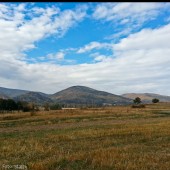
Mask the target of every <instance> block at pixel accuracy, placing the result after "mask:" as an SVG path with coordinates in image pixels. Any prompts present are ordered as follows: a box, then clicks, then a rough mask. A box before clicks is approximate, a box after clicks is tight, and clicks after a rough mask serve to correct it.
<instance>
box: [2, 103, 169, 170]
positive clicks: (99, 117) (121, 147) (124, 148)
mask: <svg viewBox="0 0 170 170" xmlns="http://www.w3.org/2000/svg"><path fill="white" fill-rule="evenodd" d="M0 141H1V142H0V153H1V154H0V168H2V169H5V168H3V167H4V166H5V165H11V166H13V168H14V165H25V166H26V167H27V169H29V170H57V169H58V170H139V169H140V170H152V169H153V170H169V167H170V161H169V160H170V104H168V103H159V104H152V105H147V106H146V108H143V109H132V108H131V107H128V106H126V107H124V106H122V107H120V106H119V107H108V108H100V109H98V108H96V109H77V110H61V111H49V112H37V113H36V115H35V116H30V113H17V112H16V113H13V114H6V115H0Z"/></svg>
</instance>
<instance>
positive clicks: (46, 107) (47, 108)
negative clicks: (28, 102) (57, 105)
mask: <svg viewBox="0 0 170 170" xmlns="http://www.w3.org/2000/svg"><path fill="white" fill-rule="evenodd" d="M44 110H45V111H49V110H50V106H49V104H48V103H45V104H44Z"/></svg>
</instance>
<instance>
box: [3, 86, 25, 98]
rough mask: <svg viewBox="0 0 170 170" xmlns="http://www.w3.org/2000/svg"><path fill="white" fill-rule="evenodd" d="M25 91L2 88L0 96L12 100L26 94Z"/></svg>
mask: <svg viewBox="0 0 170 170" xmlns="http://www.w3.org/2000/svg"><path fill="white" fill-rule="evenodd" d="M27 92H28V91H27V90H19V89H9V88H4V87H0V96H1V95H2V96H3V95H5V96H6V97H9V98H13V97H16V96H19V95H22V94H25V93H27Z"/></svg>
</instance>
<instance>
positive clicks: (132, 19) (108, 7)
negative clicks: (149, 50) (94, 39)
mask: <svg viewBox="0 0 170 170" xmlns="http://www.w3.org/2000/svg"><path fill="white" fill-rule="evenodd" d="M168 6H169V4H168V3H157V2H155V3H148V2H147V3H144V2H140V3H137V2H136V3H135V2H127V3H101V4H99V5H97V7H96V8H95V9H94V13H93V18H94V19H96V20H105V21H114V22H115V21H118V22H119V24H122V25H124V24H130V25H131V26H132V27H137V26H140V25H142V24H143V23H144V22H145V21H147V20H152V19H154V18H155V17H156V16H158V14H159V12H160V9H163V8H164V9H168Z"/></svg>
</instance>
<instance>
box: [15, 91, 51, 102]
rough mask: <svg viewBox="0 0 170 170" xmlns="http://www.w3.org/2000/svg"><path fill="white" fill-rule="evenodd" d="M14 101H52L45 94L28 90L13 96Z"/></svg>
mask: <svg viewBox="0 0 170 170" xmlns="http://www.w3.org/2000/svg"><path fill="white" fill-rule="evenodd" d="M13 99H14V100H15V101H26V102H34V103H36V104H44V103H52V102H53V101H52V99H50V98H49V97H48V95H47V94H44V93H41V92H28V93H25V94H22V95H19V96H16V97H14V98H13Z"/></svg>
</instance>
